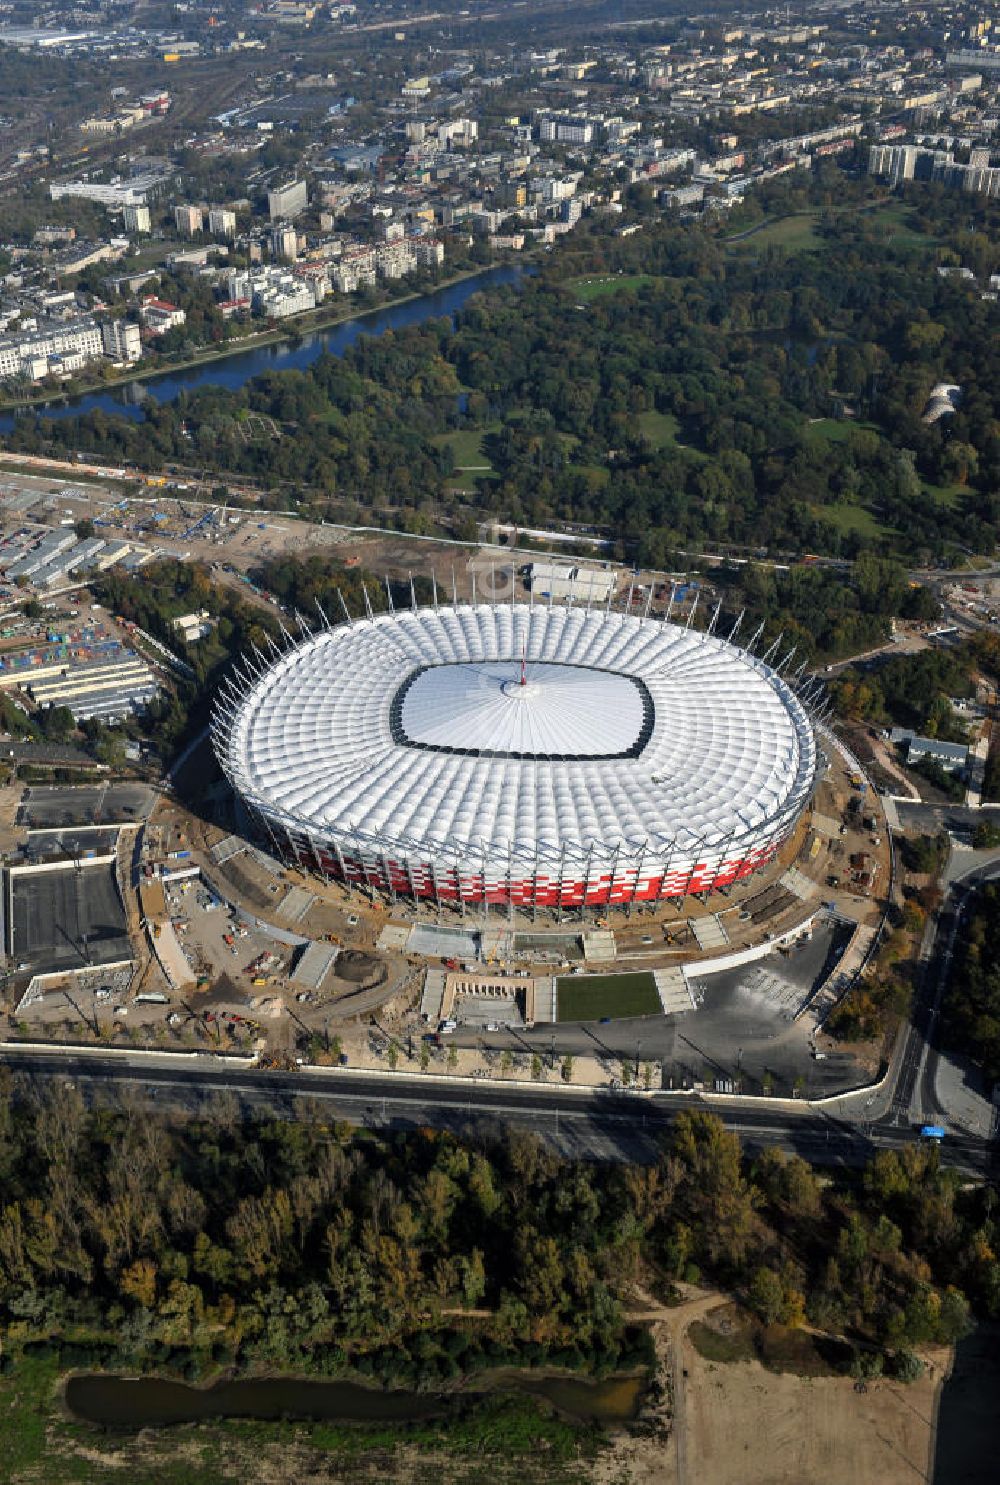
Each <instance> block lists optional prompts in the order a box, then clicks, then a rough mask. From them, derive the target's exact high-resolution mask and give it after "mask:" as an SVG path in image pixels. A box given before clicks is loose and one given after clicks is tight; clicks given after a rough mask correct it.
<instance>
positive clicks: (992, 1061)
mask: <svg viewBox="0 0 1000 1485" xmlns="http://www.w3.org/2000/svg"><path fill="white" fill-rule="evenodd" d="M941 1035H942V1038H943V1040H944V1044H945V1046H947V1047H950V1048H952V1049H953V1050H954V1051H956V1052H962V1053H964V1054H965V1055H966V1056H968V1057H970V1058H971V1059H972V1061H973V1062H975V1063H976V1064H977V1066H979V1067H981V1068H982V1069H983V1072H984V1073H985V1075H986V1078H987V1079H988V1080H989V1082H991V1083H993V1082H997V1081H1000V885H997V884H996V883H995V882H991V883H988V884H987V885H986V886H984V887H983V888H982V889H981V890H980V891H979V892H977V893H976V895H975V897H974V898H973V900H972V902H971V903H970V905H969V907H968V909H967V911H966V912H965V914H964V916H963V918H962V924H961V928H960V930H959V935H958V943H957V945H956V948H955V958H954V962H953V967H952V972H951V983H950V985H949V989H948V994H947V996H946V998H945V1003H944V1010H943V1013H942V1018H941Z"/></svg>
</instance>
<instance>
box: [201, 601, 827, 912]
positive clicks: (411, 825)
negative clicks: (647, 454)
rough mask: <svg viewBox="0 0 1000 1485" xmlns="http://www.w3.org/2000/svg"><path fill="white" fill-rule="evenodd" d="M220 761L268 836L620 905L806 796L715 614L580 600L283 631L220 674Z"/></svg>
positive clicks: (388, 888)
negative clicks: (664, 614) (693, 616)
mask: <svg viewBox="0 0 1000 1485" xmlns="http://www.w3.org/2000/svg"><path fill="white" fill-rule="evenodd" d="M212 732H213V738H214V744H215V749H216V753H217V756H218V758H219V762H220V764H221V766H222V768H223V771H224V772H225V774H226V776H227V778H228V779H229V781H230V783H231V784H232V786H233V789H234V790H235V792H236V793H237V794H238V795H239V796H240V798H242V800H243V801H244V802H245V804H246V805H247V806H248V807H249V809H250V810H251V812H252V813H253V815H255V816H256V817H257V818H258V820H259V821H260V822H261V824H262V825H263V826H264V827H265V829H266V831H267V832H268V834H269V836H270V838H271V841H272V843H273V845H274V847H275V849H276V850H277V851H278V852H279V853H280V854H283V855H285V856H286V857H289V858H293V859H294V860H295V861H297V862H298V863H299V864H300V865H301V866H302V867H303V868H305V869H308V870H313V871H316V872H318V873H320V874H322V875H324V876H327V877H331V878H336V879H338V880H340V881H343V882H346V883H348V884H350V885H356V886H358V887H364V888H369V889H378V890H380V891H383V892H387V893H390V894H392V895H393V896H399V897H410V898H429V899H432V900H434V901H438V902H442V903H462V904H472V905H479V906H484V905H492V904H496V905H502V906H506V907H515V908H529V909H530V908H533V907H546V908H555V909H563V908H566V909H569V908H579V907H608V906H624V907H627V906H629V905H631V904H632V903H636V902H650V901H655V900H658V899H660V898H679V897H683V896H685V895H686V894H688V893H705V892H710V891H712V890H713V889H715V888H719V887H724V886H727V885H729V884H731V883H733V882H735V881H737V880H739V879H740V878H743V877H746V876H749V875H750V874H751V873H752V872H754V871H756V870H757V869H758V868H759V867H761V866H763V865H764V864H765V863H766V862H768V861H769V860H770V859H771V858H772V857H773V856H774V854H775V852H776V851H777V850H778V849H779V847H780V846H781V844H782V842H783V841H784V840H786V839H787V837H788V836H789V834H790V833H791V831H792V830H793V829H794V826H795V823H796V821H797V819H798V818H799V816H800V814H801V812H802V811H803V809H804V808H805V807H806V805H807V804H808V802H809V800H810V798H811V795H812V791H813V788H814V785H815V780H816V773H817V749H816V742H815V737H814V732H813V727H812V724H811V722H810V718H809V715H808V712H807V709H806V706H805V705H804V703H803V701H802V700H801V699H800V698H799V696H798V695H797V694H796V691H795V690H794V689H793V687H792V685H791V684H790V683H789V682H787V681H786V680H785V679H783V678H782V676H781V675H779V674H778V672H777V671H776V670H775V669H773V668H772V667H770V666H769V665H768V664H767V663H766V662H765V660H762V659H759V658H757V657H755V656H754V655H752V654H750V653H749V651H747V650H744V649H741V648H739V647H737V646H736V645H735V644H733V643H732V642H731V641H727V640H724V639H721V638H719V637H718V636H716V635H715V634H713V633H705V632H700V631H697V630H692V629H690V628H684V627H681V626H680V625H676V624H671V623H669V622H663V621H662V620H660V619H653V618H645V617H639V616H638V615H636V614H622V613H618V612H613V611H610V610H605V609H603V608H602V609H600V610H597V611H594V610H592V609H590V608H589V607H587V608H584V607H582V606H577V607H572V606H571V607H562V606H558V607H557V606H552V605H549V606H543V605H541V604H529V603H516V602H511V603H508V604H473V605H448V606H444V605H442V606H440V607H439V606H437V605H435V606H434V607H428V608H413V609H409V610H406V611H396V612H390V613H386V614H381V615H378V616H369V617H368V618H366V619H358V620H353V621H350V622H348V623H345V624H342V625H339V626H337V627H336V628H330V627H326V628H323V629H320V630H319V631H318V632H316V633H314V634H309V633H308V631H304V633H303V638H302V640H301V642H298V643H290V644H289V647H288V648H287V649H286V650H284V651H278V650H277V649H274V652H273V654H272V655H271V656H270V657H269V658H265V657H264V656H263V655H261V654H260V653H259V652H257V653H256V654H255V656H254V658H253V659H252V660H251V659H247V660H246V661H245V663H244V669H243V672H241V675H240V678H239V679H238V680H234V681H230V682H229V683H228V685H227V686H226V687H225V688H224V689H223V691H222V692H221V693H220V696H219V699H218V701H217V705H216V709H215V714H214V717H213V723H212Z"/></svg>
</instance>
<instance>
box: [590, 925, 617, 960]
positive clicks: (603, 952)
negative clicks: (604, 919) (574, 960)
mask: <svg viewBox="0 0 1000 1485" xmlns="http://www.w3.org/2000/svg"><path fill="white" fill-rule="evenodd" d="M582 942H583V957H584V959H587V960H595V961H601V960H608V959H614V958H615V956H616V954H617V952H618V950H617V948H616V945H615V936H614V934H613V933H612V932H611V930H610V928H597V929H595V930H594V931H593V932H592V933H585V934H584V935H583V939H582Z"/></svg>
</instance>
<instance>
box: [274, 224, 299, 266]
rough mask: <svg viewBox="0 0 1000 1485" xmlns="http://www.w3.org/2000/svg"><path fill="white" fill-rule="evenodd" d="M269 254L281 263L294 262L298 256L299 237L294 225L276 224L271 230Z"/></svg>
mask: <svg viewBox="0 0 1000 1485" xmlns="http://www.w3.org/2000/svg"><path fill="white" fill-rule="evenodd" d="M271 255H272V257H274V258H279V259H280V260H281V261H282V262H283V263H294V262H295V260H296V258H297V257H298V256H299V239H298V234H297V232H296V231H295V228H294V227H283V226H277V227H275V228H274V229H273V230H272V232H271Z"/></svg>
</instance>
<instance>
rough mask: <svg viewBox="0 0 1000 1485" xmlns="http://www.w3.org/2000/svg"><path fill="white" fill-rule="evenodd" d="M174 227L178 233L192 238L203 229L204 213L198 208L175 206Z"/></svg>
mask: <svg viewBox="0 0 1000 1485" xmlns="http://www.w3.org/2000/svg"><path fill="white" fill-rule="evenodd" d="M174 225H175V226H176V228H177V230H178V232H183V233H185V235H186V236H188V237H193V236H194V234H195V233H196V232H201V231H202V230H203V229H204V226H205V213H204V212H203V211H202V209H201V207H200V206H175V207H174Z"/></svg>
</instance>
